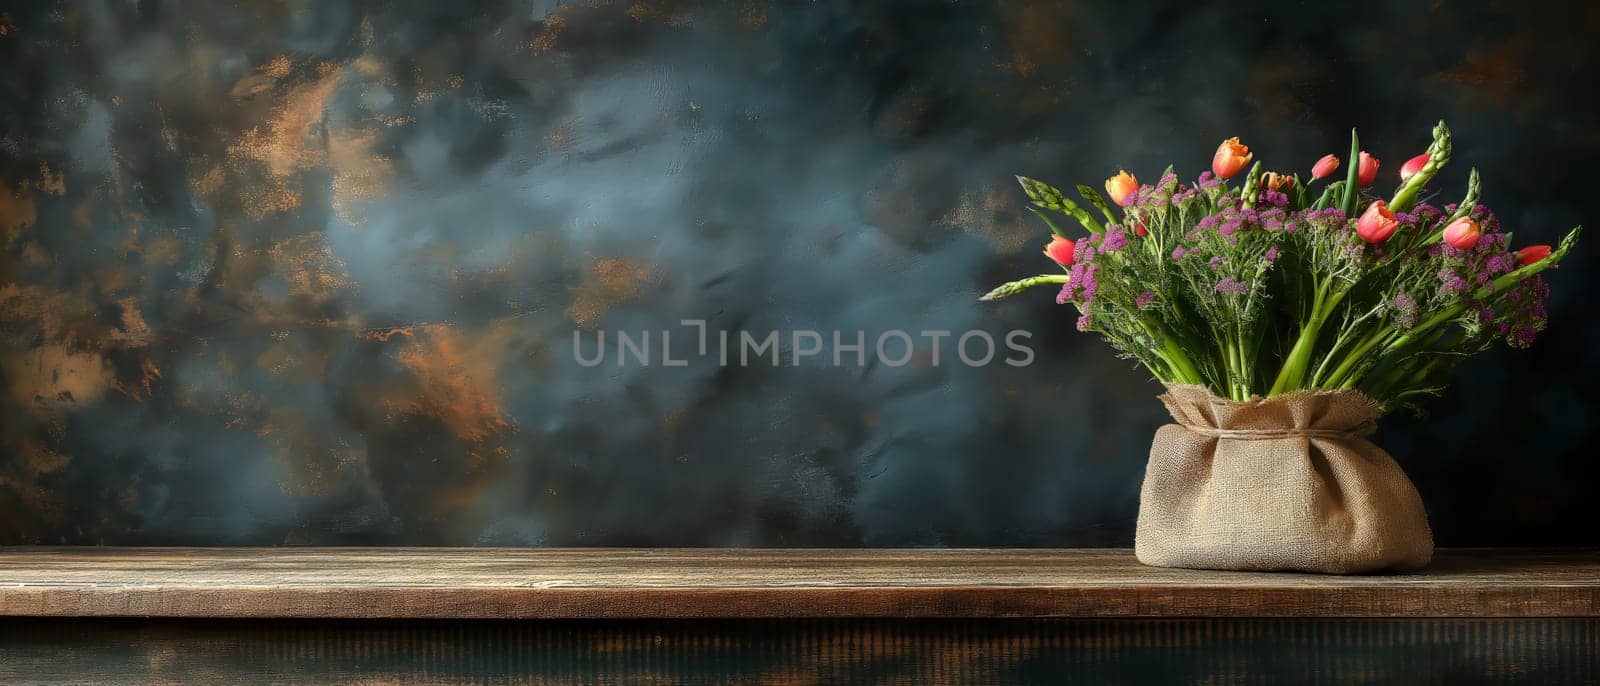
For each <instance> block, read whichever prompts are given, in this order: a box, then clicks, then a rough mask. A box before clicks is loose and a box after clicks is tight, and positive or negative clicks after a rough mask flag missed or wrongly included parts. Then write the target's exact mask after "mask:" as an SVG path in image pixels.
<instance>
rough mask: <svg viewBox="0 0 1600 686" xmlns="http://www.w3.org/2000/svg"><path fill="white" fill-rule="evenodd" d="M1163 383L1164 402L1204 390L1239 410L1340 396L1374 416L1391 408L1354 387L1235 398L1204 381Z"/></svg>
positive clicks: (1214, 399)
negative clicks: (1221, 392) (1176, 395)
mask: <svg viewBox="0 0 1600 686" xmlns="http://www.w3.org/2000/svg"><path fill="white" fill-rule="evenodd" d="M1161 385H1162V386H1164V387H1165V388H1166V389H1167V392H1166V393H1163V394H1161V395H1159V396H1156V399H1157V400H1160V401H1161V402H1162V403H1163V404H1167V403H1172V402H1177V400H1178V399H1177V398H1174V397H1173V396H1172V395H1171V394H1173V393H1184V392H1191V393H1204V394H1205V395H1206V396H1207V402H1210V403H1211V404H1213V405H1222V406H1224V407H1230V408H1232V409H1240V410H1242V409H1246V408H1254V407H1260V406H1262V405H1273V404H1287V403H1289V402H1292V401H1296V400H1301V399H1304V398H1341V399H1344V400H1352V401H1355V402H1357V403H1360V404H1361V405H1362V406H1363V407H1364V408H1365V409H1366V410H1368V411H1370V412H1371V413H1372V415H1373V417H1374V418H1378V417H1382V416H1383V415H1384V414H1385V413H1387V412H1388V411H1389V408H1387V407H1385V406H1384V404H1383V403H1381V402H1379V401H1378V400H1376V399H1374V398H1372V397H1371V396H1368V395H1367V394H1365V393H1362V392H1361V391H1358V390H1356V389H1353V388H1351V389H1344V388H1306V389H1301V390H1296V391H1289V392H1287V393H1279V394H1278V395H1274V396H1270V397H1263V396H1259V395H1252V396H1250V399H1249V400H1232V399H1229V398H1224V397H1222V396H1219V395H1217V394H1216V392H1215V391H1213V390H1211V387H1210V386H1205V385H1203V384H1178V383H1169V382H1166V381H1163V382H1161Z"/></svg>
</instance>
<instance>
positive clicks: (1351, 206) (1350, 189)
mask: <svg viewBox="0 0 1600 686" xmlns="http://www.w3.org/2000/svg"><path fill="white" fill-rule="evenodd" d="M1347 159H1348V160H1349V162H1350V169H1349V170H1348V171H1346V172H1345V175H1344V198H1342V199H1341V200H1340V201H1339V209H1341V210H1344V213H1345V216H1350V215H1352V214H1355V213H1356V198H1358V197H1360V196H1361V184H1360V179H1359V178H1358V175H1359V172H1360V171H1361V138H1360V137H1358V136H1356V130H1355V129H1350V157H1348V158H1347Z"/></svg>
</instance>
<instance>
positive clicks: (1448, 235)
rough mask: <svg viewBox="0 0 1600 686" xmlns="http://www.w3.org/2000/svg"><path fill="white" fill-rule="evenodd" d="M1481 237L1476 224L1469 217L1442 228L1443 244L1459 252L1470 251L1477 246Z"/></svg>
mask: <svg viewBox="0 0 1600 686" xmlns="http://www.w3.org/2000/svg"><path fill="white" fill-rule="evenodd" d="M1481 235H1483V233H1482V231H1480V230H1479V229H1478V222H1476V221H1473V219H1472V218H1471V217H1462V218H1460V219H1457V220H1455V221H1453V222H1450V225H1449V226H1446V227H1444V242H1446V243H1449V244H1450V245H1453V246H1455V247H1456V248H1457V249H1459V250H1471V249H1472V248H1473V246H1476V245H1477V244H1478V237H1479V236H1481Z"/></svg>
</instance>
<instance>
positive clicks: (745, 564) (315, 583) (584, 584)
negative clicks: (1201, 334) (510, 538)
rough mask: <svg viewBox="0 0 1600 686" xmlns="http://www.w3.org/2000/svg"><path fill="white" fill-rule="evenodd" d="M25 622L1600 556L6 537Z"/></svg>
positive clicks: (1250, 600)
mask: <svg viewBox="0 0 1600 686" xmlns="http://www.w3.org/2000/svg"><path fill="white" fill-rule="evenodd" d="M0 615H5V616H29V617H46V616H55V617H67V616H95V617H118V616H134V617H216V618H226V617H260V618H267V617H283V618H290V617H302V618H318V617H320V618H485V619H489V618H597V619H598V618H735V617H760V618H774V617H812V618H826V617H904V618H914V617H964V618H985V617H1081V618H1088V617H1597V616H1600V552H1597V551H1592V550H1591V551H1538V550H1518V551H1508V550H1461V551H1442V552H1441V553H1440V554H1439V556H1438V558H1437V559H1436V560H1435V562H1434V564H1433V565H1431V566H1430V567H1429V568H1428V569H1427V570H1425V571H1423V572H1420V573H1411V574H1399V575H1387V576H1345V577H1338V576H1322V575H1311V574H1262V573H1246V572H1210V571H1194V570H1179V569H1159V568H1152V567H1145V566H1142V565H1140V564H1138V562H1137V561H1135V560H1134V558H1133V555H1132V554H1131V553H1130V552H1129V551H1126V550H763V549H741V550H703V549H696V550H682V549H457V548H437V549H416V548H411V549H406V548H123V549H118V548H12V549H4V550H3V551H0Z"/></svg>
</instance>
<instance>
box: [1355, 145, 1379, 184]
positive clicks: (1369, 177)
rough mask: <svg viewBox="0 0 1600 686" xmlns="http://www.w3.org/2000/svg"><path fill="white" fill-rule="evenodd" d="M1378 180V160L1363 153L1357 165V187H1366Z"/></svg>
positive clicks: (1365, 152)
mask: <svg viewBox="0 0 1600 686" xmlns="http://www.w3.org/2000/svg"><path fill="white" fill-rule="evenodd" d="M1377 178H1378V158H1376V157H1373V156H1371V155H1368V154H1367V151H1365V150H1362V151H1361V159H1360V162H1359V163H1358V164H1357V165H1356V185H1358V186H1362V187H1366V186H1371V185H1372V182H1373V181H1374V180H1376V179H1377Z"/></svg>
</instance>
